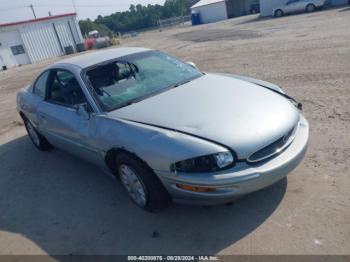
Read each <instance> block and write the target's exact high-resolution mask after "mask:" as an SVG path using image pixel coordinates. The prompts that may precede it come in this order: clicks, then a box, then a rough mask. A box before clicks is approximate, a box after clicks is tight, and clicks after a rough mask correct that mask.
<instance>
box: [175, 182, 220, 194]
mask: <svg viewBox="0 0 350 262" xmlns="http://www.w3.org/2000/svg"><path fill="white" fill-rule="evenodd" d="M176 187H178V188H181V189H183V190H188V191H193V192H202V193H203V192H213V191H216V189H215V188H212V187H198V186H188V185H182V184H176Z"/></svg>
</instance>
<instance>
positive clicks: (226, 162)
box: [170, 151, 235, 173]
mask: <svg viewBox="0 0 350 262" xmlns="http://www.w3.org/2000/svg"><path fill="white" fill-rule="evenodd" d="M234 160H235V159H234V157H233V155H232V154H231V152H230V151H224V152H220V153H217V154H212V155H206V156H200V157H196V158H190V159H186V160H183V161H179V162H176V163H175V164H172V165H171V166H170V169H171V171H174V172H175V171H177V172H189V173H200V172H213V171H218V170H221V169H224V168H227V167H230V166H232V165H233V164H234Z"/></svg>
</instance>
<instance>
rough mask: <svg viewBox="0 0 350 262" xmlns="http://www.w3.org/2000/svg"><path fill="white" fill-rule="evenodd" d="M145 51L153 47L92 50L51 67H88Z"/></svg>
mask: <svg viewBox="0 0 350 262" xmlns="http://www.w3.org/2000/svg"><path fill="white" fill-rule="evenodd" d="M145 51H151V49H147V48H141V47H121V48H120V47H119V48H109V49H105V50H99V51H90V52H88V53H86V54H82V55H78V56H73V57H70V58H66V59H63V60H60V61H59V62H56V63H54V64H52V65H51V66H50V67H54V66H57V65H60V64H71V65H75V66H78V67H80V68H87V67H90V66H93V65H96V64H99V63H103V62H105V61H108V60H111V59H115V58H118V57H123V56H126V55H131V54H135V53H140V52H145Z"/></svg>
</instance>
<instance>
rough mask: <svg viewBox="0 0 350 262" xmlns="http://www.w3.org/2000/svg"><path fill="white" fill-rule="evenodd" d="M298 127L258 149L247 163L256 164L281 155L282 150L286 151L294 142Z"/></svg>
mask: <svg viewBox="0 0 350 262" xmlns="http://www.w3.org/2000/svg"><path fill="white" fill-rule="evenodd" d="M298 126H299V124H298V125H296V126H295V127H294V128H292V129H291V130H289V131H288V132H287V133H286V134H285V135H284V136H283V137H281V138H279V139H278V140H276V141H275V142H273V143H272V144H270V145H268V146H266V147H264V148H263V149H260V150H259V151H257V152H255V153H254V154H252V155H251V156H250V157H248V159H247V160H248V162H258V161H261V160H264V159H267V158H270V157H272V156H275V155H277V154H279V153H281V152H282V151H283V150H284V149H286V148H287V147H288V146H289V145H290V144H291V143H292V141H293V140H294V137H295V133H296V130H297V129H298Z"/></svg>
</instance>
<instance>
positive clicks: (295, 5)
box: [285, 0, 303, 13]
mask: <svg viewBox="0 0 350 262" xmlns="http://www.w3.org/2000/svg"><path fill="white" fill-rule="evenodd" d="M301 2H303V1H301V0H289V1H288V2H287V4H286V6H285V9H286V11H285V12H286V13H293V12H296V11H298V10H299V8H300V7H299V6H300V3H301Z"/></svg>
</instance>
